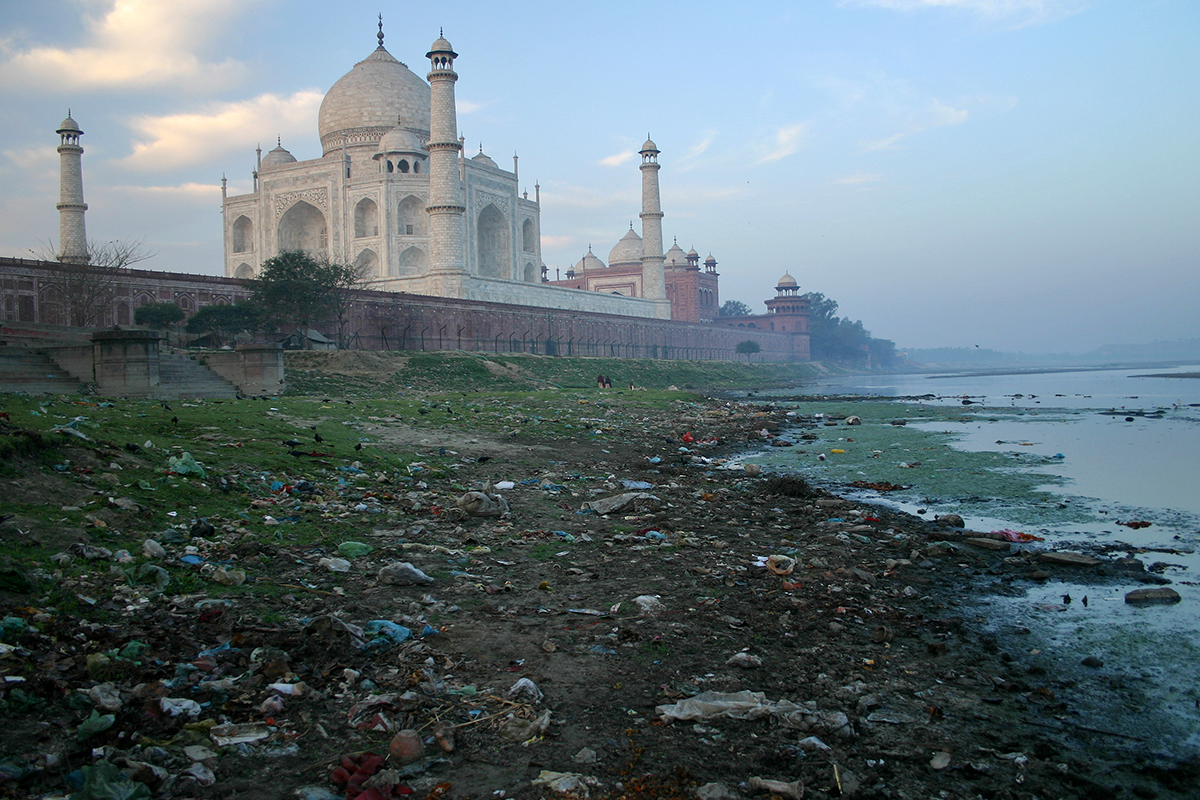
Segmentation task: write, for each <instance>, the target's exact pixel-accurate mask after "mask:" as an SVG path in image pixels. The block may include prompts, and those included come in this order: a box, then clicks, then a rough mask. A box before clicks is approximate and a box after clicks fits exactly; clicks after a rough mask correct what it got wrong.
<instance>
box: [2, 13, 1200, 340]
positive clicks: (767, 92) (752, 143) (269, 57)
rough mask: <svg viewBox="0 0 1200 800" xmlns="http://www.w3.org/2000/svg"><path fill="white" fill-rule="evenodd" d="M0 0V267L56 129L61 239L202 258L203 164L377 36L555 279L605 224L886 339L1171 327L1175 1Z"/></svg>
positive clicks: (330, 78)
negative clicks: (444, 88) (438, 88)
mask: <svg viewBox="0 0 1200 800" xmlns="http://www.w3.org/2000/svg"><path fill="white" fill-rule="evenodd" d="M444 5H445V8H439V4H436V3H403V4H401V3H395V2H381V0H375V2H373V3H365V2H360V1H359V0H339V2H337V3H330V2H328V0H325V1H324V2H318V1H317V0H189V2H188V3H178V2H174V1H173V0H39V2H37V3H15V2H8V3H3V4H2V5H0V109H3V123H2V124H0V187H2V188H0V255H7V256H17V257H31V254H30V251H31V250H32V251H35V253H36V252H45V251H46V249H47V245H49V244H51V243H56V241H57V237H58V212H57V211H56V210H55V204H56V203H57V202H58V155H57V153H56V151H55V148H56V147H57V145H58V136H57V135H56V134H55V132H54V131H55V129H57V128H58V126H59V123H60V122H61V121H62V119H63V118H64V117H65V116H66V114H67V111H68V109H69V110H70V112H71V114H72V116H73V118H74V119H75V120H76V121H77V122H78V123H79V126H80V127H81V128H82V129H83V131H84V136H83V138H82V144H83V147H84V149H85V153H84V156H83V170H84V192H85V199H86V201H87V203H88V205H89V210H88V212H87V228H88V236H89V238H92V239H98V240H104V241H107V240H113V239H116V240H125V241H130V240H142V239H144V241H145V248H146V249H147V250H148V251H152V252H154V253H155V254H156V255H155V256H154V258H152V259H150V260H149V261H146V262H144V263H143V264H142V265H141V266H144V267H145V268H147V269H159V270H170V271H178V272H190V273H202V274H222V272H223V265H222V261H221V258H222V244H221V215H220V198H221V195H220V181H221V177H222V175H225V176H227V177H228V179H229V191H230V193H231V194H240V193H244V192H248V191H250V189H251V170H252V169H253V167H254V163H255V162H254V158H255V156H254V149H255V147H256V146H257V145H260V144H261V145H262V147H263V149H264V151H265V150H269V149H271V148H272V147H274V146H275V143H276V141H277V138H278V140H281V141H282V143H283V145H284V146H285V147H286V148H288V149H289V150H290V151H291V152H292V153H293V154H294V155H295V156H296V157H297V158H299V159H301V160H304V159H309V158H318V157H320V155H321V150H320V142H319V140H318V136H317V111H318V108H319V107H320V102H321V99H322V97H323V96H324V93H325V92H326V91H327V90H328V89H329V87H330V86H332V85H333V83H334V82H335V81H336V80H337V79H338V78H340V77H341V76H342V75H343V74H345V73H346V72H347V71H349V69H350V68H351V67H352V66H353V65H354V64H355V63H356V62H357V61H360V60H362V59H363V58H365V57H366V56H368V55H369V54H370V53H371V51H372V50H373V49H374V48H375V45H376V39H375V34H376V21H377V20H376V17H377V15H378V14H382V15H383V23H384V33H385V34H386V41H385V46H386V47H387V49H388V51H389V52H391V54H392V55H393V56H395V57H396V58H398V59H399V60H400V61H402V62H404V63H405V64H407V65H408V66H409V68H410V69H412V70H413V71H414V72H415V73H417V74H418V75H421V76H422V77H423V76H424V75H425V73H426V72H428V69H429V64H428V61H427V60H426V59H425V57H424V54H425V53H426V52H427V51H428V49H429V45H430V43H431V42H432V41H433V40H434V39H435V38H437V36H438V33H439V30H441V29H444V32H445V35H446V38H448V39H449V40H450V41H451V42H452V43H453V46H454V49H455V50H456V51H457V52H458V53H459V58H458V59H457V61H456V65H455V69H456V71H457V72H458V74H459V80H458V84H457V99H458V111H459V117H458V122H459V127H460V129H461V130H462V133H463V135H464V136H465V137H466V142H467V154H468V156H470V155H474V154H475V153H477V152H479V149H480V148H481V147H482V149H483V151H484V152H486V153H487V154H488V155H490V156H491V157H492V158H493V159H495V160H496V161H497V162H498V163H499V164H500V165H501V166H502V167H505V168H511V164H512V160H511V159H512V155H513V154H514V153H516V154H518V155H519V156H520V176H521V182H522V185H523V186H524V187H525V188H527V189H528V190H529V192H530V195H531V196H532V195H533V193H534V186H533V184H534V183H535V181H536V182H537V183H539V184H540V186H541V201H542V234H543V239H542V248H543V260H544V261H545V263H546V265H547V266H548V267H549V269H550V273H551V275H552V276H553V275H554V274H555V269H556V268H559V269H561V270H563V271H564V272H565V270H566V268H567V267H568V266H570V265H571V264H574V263H575V262H577V261H578V260H579V259H580V258H581V257H582V256H583V254H584V253H585V252H587V249H588V247H589V245H590V246H591V247H592V248H593V250H594V252H595V254H596V255H597V256H599V257H600V258H601V259H602V260H605V261H607V258H608V251H609V249H610V248H611V247H612V246H613V245H614V244H615V243H616V242H617V240H618V239H619V238H620V237H621V236H622V235H624V233H625V232H626V231H627V230H628V229H629V223H630V222H633V223H635V227H636V228H637V229H638V230H639V232H640V229H641V228H640V222H639V220H638V216H637V215H638V212H639V211H640V210H641V194H640V193H641V178H640V174H639V171H638V163H639V159H638V157H637V155H636V151H637V150H638V149H639V147H640V146H641V143H642V142H643V141H644V140H645V138H646V135H647V134H649V135H650V136H652V137H653V139H654V141H655V142H656V144H657V145H658V147H659V149H660V150H661V151H662V152H661V155H660V156H659V163H660V164H661V165H662V169H661V172H660V182H661V187H662V206H663V211H664V212H665V215H666V216H665V218H664V220H663V233H664V237H665V240H666V242H667V244H668V246H669V244H670V242H671V241H672V240H673V239H677V240H678V242H679V244H680V246H682V247H683V248H684V249H685V250H687V249H689V248H693V247H694V248H695V249H696V250H697V252H699V253H700V254H701V256H702V257H704V256H707V255H708V254H709V253H711V254H712V255H713V256H714V257H715V258H716V259H717V262H718V271H719V272H720V274H721V279H720V293H721V300H722V302H724V301H725V300H740V301H742V302H744V303H746V304H747V305H749V306H750V307H751V309H753V310H754V312H755V313H763V312H764V311H765V308H764V306H763V301H764V300H766V299H767V298H769V297H771V296H773V295H774V286H775V284H776V282H777V281H778V279H779V278H780V277H781V276H782V275H783V273H784V272H787V273H789V274H791V275H792V276H793V277H795V279H796V280H797V281H798V282H799V284H800V287H801V291H813V292H821V293H822V294H824V295H825V296H826V297H830V298H833V299H834V300H836V301H837V302H838V304H839V314H841V315H843V316H846V317H849V318H851V319H855V320H862V322H863V323H864V325H865V327H866V328H867V329H868V330H869V331H871V332H872V334H873V335H875V336H877V337H881V338H886V339H891V340H893V341H895V342H896V344H897V345H898V346H899V347H900V348H901V349H904V348H923V347H943V346H948V347H972V348H973V347H975V346H979V347H982V348H991V349H995V350H1005V351H1023V352H1027V353H1045V352H1084V351H1087V350H1090V349H1092V348H1095V347H1097V346H1100V345H1104V344H1110V343H1148V342H1153V341H1174V340H1178V339H1188V338H1196V337H1200V313H1198V310H1197V305H1200V303H1198V302H1197V301H1198V300H1200V136H1198V131H1200V58H1198V57H1197V56H1196V44H1195V43H1196V41H1197V38H1198V34H1200V3H1197V2H1195V0H1137V2H1128V1H1127V0H790V2H776V1H775V0H760V2H758V3H754V4H752V5H751V6H745V7H739V6H738V5H737V4H730V3H727V2H720V3H718V2H707V1H706V0H698V1H696V0H693V2H658V3H655V2H646V0H640V1H639V2H625V0H610V2H607V3H605V4H594V3H589V4H571V3H561V2H542V0H527V1H526V2H522V3H520V4H510V3H497V2H488V3H484V2H472V1H471V0H461V1H460V2H456V3H452V4H444Z"/></svg>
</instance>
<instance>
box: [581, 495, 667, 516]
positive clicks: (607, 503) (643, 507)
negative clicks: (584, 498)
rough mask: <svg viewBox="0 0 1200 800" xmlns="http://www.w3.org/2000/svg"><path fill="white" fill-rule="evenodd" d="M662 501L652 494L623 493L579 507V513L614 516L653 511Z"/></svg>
mask: <svg viewBox="0 0 1200 800" xmlns="http://www.w3.org/2000/svg"><path fill="white" fill-rule="evenodd" d="M662 504H663V501H662V500H661V499H659V498H657V497H655V496H654V495H652V494H646V493H645V492H625V493H624V494H618V495H615V496H613V497H605V498H603V499H601V500H592V501H591V502H588V503H584V504H583V505H582V506H580V507H579V508H580V510H581V511H594V512H596V513H597V514H600V515H601V516H603V515H605V514H614V513H617V512H619V511H628V510H631V509H632V510H634V511H638V512H642V511H654V510H657V509H658V508H660V507H661V506H662Z"/></svg>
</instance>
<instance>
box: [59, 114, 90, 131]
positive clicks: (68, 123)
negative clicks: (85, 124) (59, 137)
mask: <svg viewBox="0 0 1200 800" xmlns="http://www.w3.org/2000/svg"><path fill="white" fill-rule="evenodd" d="M55 133H83V131H81V130H79V125H78V124H76V122H75V120H73V119H71V112H69V111H68V112H67V118H66V119H64V120H63V121H62V124H61V125H59V126H58V130H56V131H55Z"/></svg>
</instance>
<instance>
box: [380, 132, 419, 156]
mask: <svg viewBox="0 0 1200 800" xmlns="http://www.w3.org/2000/svg"><path fill="white" fill-rule="evenodd" d="M379 152H380V153H422V152H425V144H424V143H423V142H422V141H421V137H420V136H417V135H416V134H415V133H413V132H412V131H409V130H405V129H404V128H399V127H397V128H392V129H391V130H390V131H388V132H387V133H385V134H384V135H383V138H382V139H380V140H379Z"/></svg>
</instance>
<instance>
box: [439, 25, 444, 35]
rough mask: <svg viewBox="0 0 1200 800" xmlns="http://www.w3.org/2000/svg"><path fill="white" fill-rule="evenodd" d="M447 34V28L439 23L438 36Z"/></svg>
mask: <svg viewBox="0 0 1200 800" xmlns="http://www.w3.org/2000/svg"><path fill="white" fill-rule="evenodd" d="M445 35H446V29H445V28H443V27H442V26H441V25H438V36H442V37H444V36H445Z"/></svg>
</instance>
